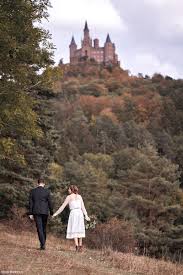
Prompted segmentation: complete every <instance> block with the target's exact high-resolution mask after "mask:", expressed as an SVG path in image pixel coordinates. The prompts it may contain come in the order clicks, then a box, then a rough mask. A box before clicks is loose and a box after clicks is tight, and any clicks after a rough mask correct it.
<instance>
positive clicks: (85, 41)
mask: <svg viewBox="0 0 183 275" xmlns="http://www.w3.org/2000/svg"><path fill="white" fill-rule="evenodd" d="M82 46H90V47H92V39H91V38H90V31H89V28H88V23H87V21H86V22H85V26H84V39H83V41H82Z"/></svg>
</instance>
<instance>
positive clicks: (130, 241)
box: [86, 218, 135, 252]
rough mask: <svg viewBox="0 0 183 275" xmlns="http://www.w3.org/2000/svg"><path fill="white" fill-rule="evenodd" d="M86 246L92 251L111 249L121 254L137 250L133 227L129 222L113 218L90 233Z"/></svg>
mask: <svg viewBox="0 0 183 275" xmlns="http://www.w3.org/2000/svg"><path fill="white" fill-rule="evenodd" d="M86 244H87V246H88V247H89V248H92V249H106V248H110V249H112V250H116V251H121V252H132V251H134V248H135V240H134V232H133V227H132V225H131V224H130V223H129V222H126V221H124V220H118V219H117V218H112V219H110V220H109V221H108V222H107V223H103V224H98V225H97V226H96V228H95V229H94V230H92V231H90V232H88V236H87V239H86Z"/></svg>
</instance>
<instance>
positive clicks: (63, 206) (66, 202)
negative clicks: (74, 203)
mask: <svg viewBox="0 0 183 275" xmlns="http://www.w3.org/2000/svg"><path fill="white" fill-rule="evenodd" d="M69 200H70V197H69V196H67V197H66V199H65V201H64V203H63V204H62V205H61V206H60V208H59V209H58V210H57V211H56V212H55V214H53V216H52V217H56V216H57V215H58V214H60V213H61V212H62V211H63V210H64V208H65V207H66V206H67V204H68V203H69Z"/></svg>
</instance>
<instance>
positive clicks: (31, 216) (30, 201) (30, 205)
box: [29, 190, 34, 220]
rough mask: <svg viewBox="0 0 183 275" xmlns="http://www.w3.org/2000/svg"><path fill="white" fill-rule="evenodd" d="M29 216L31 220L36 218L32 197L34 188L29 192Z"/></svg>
mask: <svg viewBox="0 0 183 275" xmlns="http://www.w3.org/2000/svg"><path fill="white" fill-rule="evenodd" d="M29 217H30V219H31V220H33V219H34V217H33V198H32V190H31V191H30V193H29Z"/></svg>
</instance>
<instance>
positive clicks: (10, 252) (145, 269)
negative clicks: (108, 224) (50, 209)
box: [0, 224, 183, 275]
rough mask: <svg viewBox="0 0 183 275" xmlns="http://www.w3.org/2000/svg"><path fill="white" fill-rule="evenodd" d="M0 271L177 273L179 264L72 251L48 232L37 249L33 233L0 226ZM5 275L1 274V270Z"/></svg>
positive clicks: (181, 271) (181, 269)
mask: <svg viewBox="0 0 183 275" xmlns="http://www.w3.org/2000/svg"><path fill="white" fill-rule="evenodd" d="M0 243H1V246H0V249H1V251H0V255H1V260H0V262H1V266H0V271H1V274H3V271H6V272H7V271H9V272H10V271H11V272H13V271H16V272H20V274H31V275H32V274H36V275H38V274H44V275H45V274H73V275H75V274H76V275H77V274H101V275H102V274H115V275H118V274H121V275H137V274H144V275H156V274H157V275H161V274H162V275H164V274H166V275H169V274H171V275H176V274H177V275H178V274H179V275H181V274H183V266H181V265H178V264H176V265H175V264H172V263H169V262H164V261H158V260H154V259H150V258H147V257H137V256H134V255H131V254H122V253H115V252H111V251H105V252H104V251H94V250H93V251H92V250H87V249H85V250H84V252H83V253H76V252H75V251H74V250H73V246H72V243H70V242H66V241H65V240H63V239H61V238H56V237H55V236H52V235H49V236H48V242H47V249H46V250H45V251H39V250H38V249H37V247H38V241H37V236H36V232H31V231H16V230H13V227H10V226H7V225H3V224H2V225H0ZM4 274H5V273H4Z"/></svg>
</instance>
